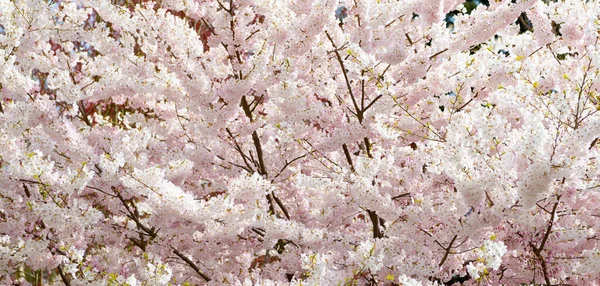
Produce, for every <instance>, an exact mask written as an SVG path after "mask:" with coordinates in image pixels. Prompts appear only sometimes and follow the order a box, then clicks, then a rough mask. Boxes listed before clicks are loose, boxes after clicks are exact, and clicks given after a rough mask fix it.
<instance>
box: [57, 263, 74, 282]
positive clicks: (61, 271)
mask: <svg viewBox="0 0 600 286" xmlns="http://www.w3.org/2000/svg"><path fill="white" fill-rule="evenodd" d="M57 270H58V275H60V280H62V282H63V283H64V284H65V286H71V280H70V279H69V277H67V276H66V275H65V273H64V272H63V270H62V266H60V265H59V266H58V267H57Z"/></svg>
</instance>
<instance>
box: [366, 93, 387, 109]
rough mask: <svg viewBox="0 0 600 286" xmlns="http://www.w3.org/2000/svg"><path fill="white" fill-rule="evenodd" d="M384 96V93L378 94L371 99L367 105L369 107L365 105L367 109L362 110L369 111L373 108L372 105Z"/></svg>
mask: <svg viewBox="0 0 600 286" xmlns="http://www.w3.org/2000/svg"><path fill="white" fill-rule="evenodd" d="M382 96H383V94H380V95H378V96H377V97H375V99H373V100H372V101H371V103H369V105H367V107H365V109H363V110H362V111H361V112H362V113H364V112H365V111H367V109H369V108H371V106H372V105H373V104H374V103H375V102H377V100H379V99H380V98H381V97H382Z"/></svg>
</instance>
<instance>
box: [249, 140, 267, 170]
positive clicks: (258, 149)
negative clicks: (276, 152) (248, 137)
mask: <svg viewBox="0 0 600 286" xmlns="http://www.w3.org/2000/svg"><path fill="white" fill-rule="evenodd" d="M252 141H254V148H256V156H258V163H259V165H260V169H259V171H258V173H259V174H261V175H263V176H265V177H267V175H268V174H267V168H266V167H265V161H264V159H263V151H262V146H261V145H260V139H259V138H258V133H257V132H256V130H254V132H252Z"/></svg>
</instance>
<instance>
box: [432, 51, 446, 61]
mask: <svg viewBox="0 0 600 286" xmlns="http://www.w3.org/2000/svg"><path fill="white" fill-rule="evenodd" d="M446 51H448V48H445V49H443V50H441V51H439V52H437V53H435V54H433V55H432V56H430V57H429V59H430V60H433V59H435V58H436V57H437V56H439V55H441V54H443V53H445V52H446Z"/></svg>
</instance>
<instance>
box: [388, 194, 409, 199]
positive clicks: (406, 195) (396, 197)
mask: <svg viewBox="0 0 600 286" xmlns="http://www.w3.org/2000/svg"><path fill="white" fill-rule="evenodd" d="M404 197H410V193H404V194H399V195H397V196H395V197H392V200H397V199H399V198H404Z"/></svg>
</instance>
